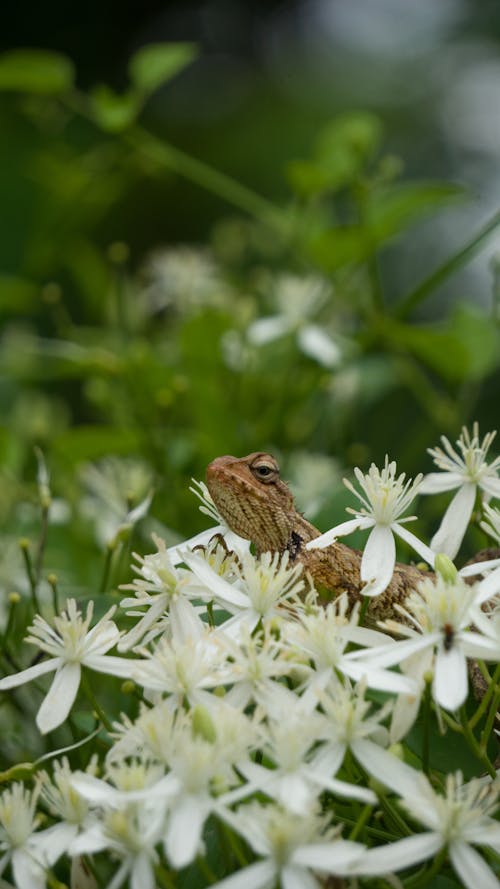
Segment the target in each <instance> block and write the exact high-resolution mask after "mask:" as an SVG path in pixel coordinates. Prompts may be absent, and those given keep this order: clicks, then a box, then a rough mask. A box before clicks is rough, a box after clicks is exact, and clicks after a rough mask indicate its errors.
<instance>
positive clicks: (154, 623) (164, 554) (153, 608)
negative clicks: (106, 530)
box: [118, 534, 203, 651]
mask: <svg viewBox="0 0 500 889" xmlns="http://www.w3.org/2000/svg"><path fill="white" fill-rule="evenodd" d="M152 537H153V541H154V543H155V544H156V547H157V552H156V553H150V554H148V555H146V556H139V555H137V553H134V554H133V555H134V558H135V559H136V561H137V562H138V566H136V565H134V566H133V568H134V571H136V572H137V573H138V574H139V575H140V577H139V578H137V579H136V580H134V582H133V583H130V584H124V585H123V586H122V587H121V589H128V590H134V592H135V598H134V599H132V598H126V599H122V601H121V607H122V608H133V609H134V610H133V611H127V614H128V615H129V616H132V617H140V618H141V619H140V620H139V621H138V622H137V623H136V625H135V626H134V627H132V629H131V630H129V632H128V633H126V634H125V635H124V636H123V637H122V639H121V640H120V643H119V645H118V648H119V650H120V651H127V650H128V649H130V648H133V647H134V646H135V645H137V644H138V642H139V641H140V640H141V639H142V638H143V637H144V636H145V634H146V633H147V634H148V636H147V640H148V641H149V640H150V639H151V638H153V637H154V636H155V635H158V634H159V633H161V632H163V630H164V629H165V618H166V616H167V614H168V616H169V619H170V625H171V628H172V633H173V634H176V632H177V631H180V629H181V628H182V630H183V632H184V634H186V633H187V631H188V628H190V629H191V633H193V634H194V633H197V632H198V625H199V623H200V619H199V617H198V614H197V611H196V609H195V608H194V606H193V605H192V604H191V602H190V601H189V600H190V599H191V598H198V599H199V598H200V597H201V595H202V592H203V591H202V590H200V586H199V584H198V585H197V586H196V587H195V583H194V581H195V578H194V577H193V575H192V574H191V572H188V571H186V570H183V569H180V568H176V566H175V565H174V564H173V562H172V560H171V558H170V555H169V550H167V548H166V545H165V542H164V541H163V540H162V539H161V538H160V537H158V536H157V535H156V534H153V535H152ZM137 608H146V609H147V611H146V612H145V613H144V614H143V613H142V612H141V611H137V610H136V609H137Z"/></svg>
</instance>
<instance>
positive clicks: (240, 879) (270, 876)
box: [210, 859, 277, 889]
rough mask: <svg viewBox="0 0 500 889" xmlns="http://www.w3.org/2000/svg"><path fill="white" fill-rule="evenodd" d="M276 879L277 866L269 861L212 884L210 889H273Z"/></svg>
mask: <svg viewBox="0 0 500 889" xmlns="http://www.w3.org/2000/svg"><path fill="white" fill-rule="evenodd" d="M276 877H277V872H276V865H275V864H274V862H273V861H271V860H270V859H267V860H266V861H257V862H255V864H251V865H250V866H249V867H244V868H243V870H239V871H237V872H236V873H235V874H231V875H230V876H229V877H225V878H224V879H223V880H219V882H218V883H212V885H211V887H210V889H272V887H273V886H274V885H275V882H276Z"/></svg>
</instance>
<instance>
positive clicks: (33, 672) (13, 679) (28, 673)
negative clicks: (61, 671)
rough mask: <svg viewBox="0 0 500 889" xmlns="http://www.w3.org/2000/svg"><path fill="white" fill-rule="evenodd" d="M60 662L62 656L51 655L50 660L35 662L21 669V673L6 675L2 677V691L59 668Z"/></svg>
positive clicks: (0, 681)
mask: <svg viewBox="0 0 500 889" xmlns="http://www.w3.org/2000/svg"><path fill="white" fill-rule="evenodd" d="M60 664H61V658H59V657H51V658H49V660H48V661H41V662H40V663H39V664H35V666H34V667H28V669H27V670H21V672H20V673H12V675H11V676H4V677H3V679H0V691H7V690H8V689H9V688H17V686H18V685H24V683H25V682H31V680H32V679H37V678H38V677H39V676H43V675H44V673H51V672H52V671H53V670H57V668H58V667H59V666H60Z"/></svg>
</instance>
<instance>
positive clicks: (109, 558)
mask: <svg viewBox="0 0 500 889" xmlns="http://www.w3.org/2000/svg"><path fill="white" fill-rule="evenodd" d="M115 550H116V541H115V540H112V541H111V542H110V543H108V544H107V546H106V555H105V557H104V567H103V569H102V577H101V583H100V586H99V592H100V593H105V592H106V590H107V589H108V584H109V578H110V575H111V565H112V562H113V554H114V552H115Z"/></svg>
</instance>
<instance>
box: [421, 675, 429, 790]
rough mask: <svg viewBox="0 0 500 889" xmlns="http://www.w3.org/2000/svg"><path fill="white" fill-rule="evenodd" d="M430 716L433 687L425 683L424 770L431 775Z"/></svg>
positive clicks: (423, 713) (423, 710) (423, 711)
mask: <svg viewBox="0 0 500 889" xmlns="http://www.w3.org/2000/svg"><path fill="white" fill-rule="evenodd" d="M430 716H431V686H430V683H429V682H426V683H425V690H424V700H423V708H422V721H423V724H422V770H423V771H424V772H425V774H426V775H428V774H429V750H430V722H431V721H430Z"/></svg>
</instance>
